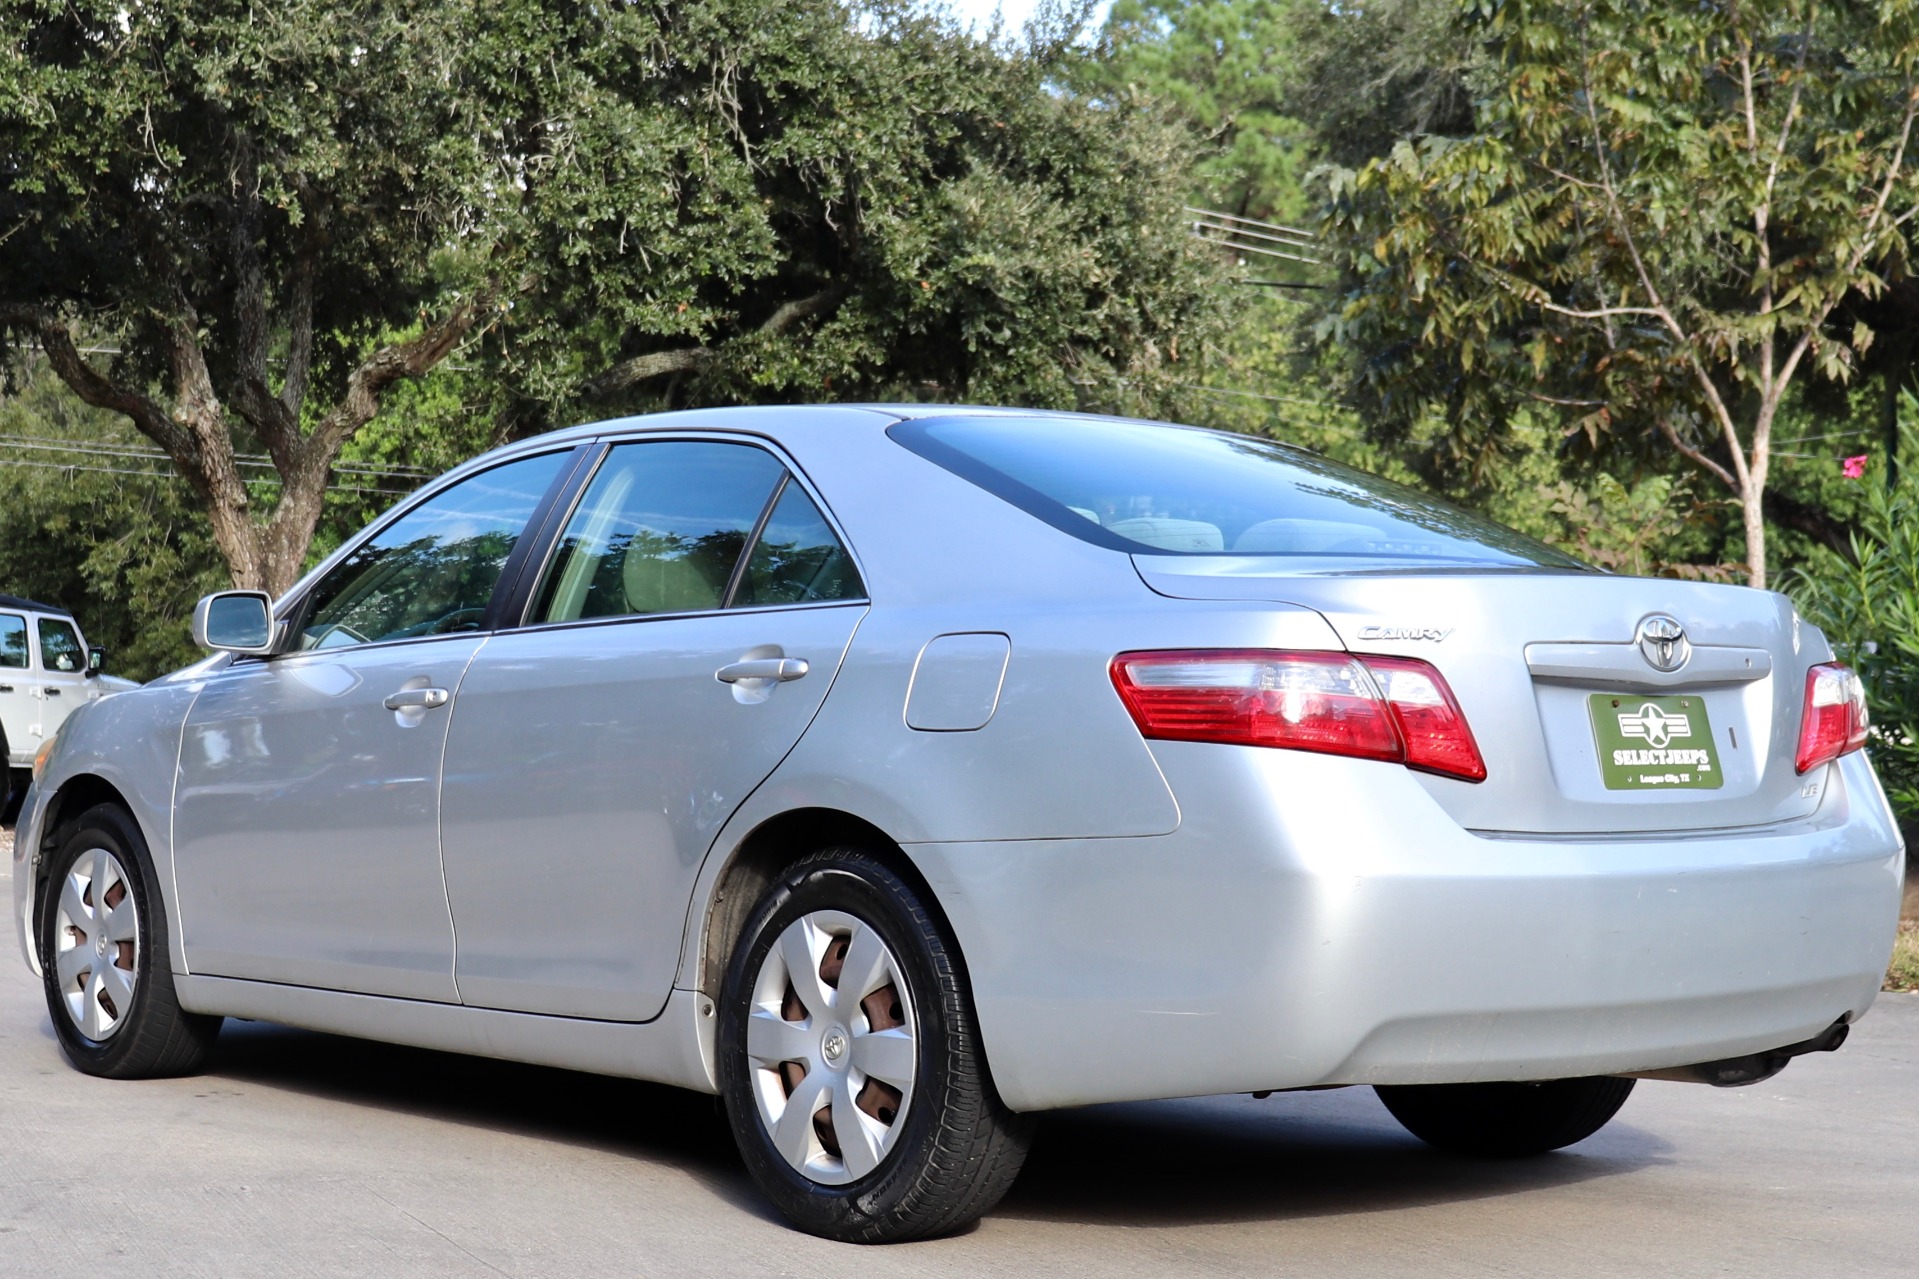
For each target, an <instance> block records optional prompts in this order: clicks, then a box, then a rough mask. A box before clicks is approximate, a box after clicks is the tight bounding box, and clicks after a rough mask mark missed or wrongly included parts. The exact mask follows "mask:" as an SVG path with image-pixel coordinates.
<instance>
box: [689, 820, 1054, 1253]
mask: <svg viewBox="0 0 1919 1279" xmlns="http://www.w3.org/2000/svg"><path fill="white" fill-rule="evenodd" d="M721 1008H722V1012H721V1020H720V1025H719V1052H720V1059H719V1073H720V1091H721V1095H722V1097H723V1098H724V1100H725V1104H726V1110H727V1117H728V1120H729V1121H730V1123H731V1125H732V1128H733V1135H734V1138H735V1140H737V1141H738V1143H739V1147H740V1154H741V1156H742V1158H743V1159H744V1160H745V1162H746V1166H747V1169H748V1170H749V1171H750V1172H751V1173H752V1174H753V1178H754V1180H755V1181H757V1182H758V1183H759V1185H760V1188H761V1189H762V1190H764V1191H765V1192H766V1194H767V1195H768V1197H770V1198H771V1199H772V1200H773V1202H774V1204H775V1206H776V1207H778V1208H779V1210H780V1211H781V1212H782V1213H783V1214H784V1215H785V1216H786V1217H787V1218H788V1219H789V1220H791V1221H792V1222H793V1223H794V1224H795V1225H797V1226H799V1227H800V1228H801V1229H802V1230H806V1231H808V1232H809V1233H812V1234H816V1235H821V1236H824V1237H826V1238H829V1239H838V1240H842V1241H846V1242H854V1243H881V1242H889V1241H893V1240H902V1239H917V1238H923V1237H925V1236H928V1235H934V1234H940V1233H944V1232H946V1231H950V1230H953V1229H956V1228H958V1227H960V1226H962V1225H965V1224H967V1223H968V1222H971V1221H973V1220H974V1219H975V1218H977V1217H978V1216H979V1215H980V1214H981V1213H984V1212H985V1211H987V1210H988V1209H989V1208H991V1207H992V1206H993V1205H994V1204H995V1203H997V1202H998V1201H999V1199H1000V1196H1002V1195H1003V1194H1005V1193H1006V1191H1007V1189H1008V1188H1009V1187H1010V1186H1011V1185H1012V1184H1013V1178H1014V1177H1015V1176H1016V1175H1017V1174H1018V1172H1019V1168H1020V1164H1021V1163H1022V1162H1023V1161H1024V1159H1025V1157H1026V1149H1027V1143H1028V1141H1029V1139H1030V1135H1031V1131H1032V1126H1031V1121H1030V1120H1027V1119H1024V1118H1022V1117H1020V1116H1017V1115H1014V1114H1012V1113H1011V1112H1010V1111H1008V1110H1007V1109H1006V1107H1005V1106H1004V1105H1003V1104H1001V1102H1000V1100H999V1096H998V1094H997V1093H995V1092H994V1090H993V1084H992V1081H991V1079H990V1078H988V1076H987V1071H986V1062H985V1058H984V1055H983V1053H982V1052H981V1049H980V1043H979V1034H978V1030H977V1027H976V1026H975V1024H974V1020H973V1012H972V1001H971V999H970V998H969V996H968V994H967V991H966V989H965V983H964V978H963V976H962V974H961V972H960V970H959V965H958V963H957V956H956V953H955V949H954V947H953V945H952V943H951V942H950V941H949V940H948V939H947V937H946V936H945V934H944V930H943V929H942V928H941V927H940V925H939V923H938V922H937V921H936V920H935V919H934V917H933V916H932V914H931V913H930V912H929V911H928V910H927V908H926V906H925V904H924V903H923V902H922V901H921V900H920V898H919V896H918V894H916V893H915V892H914V891H913V889H912V888H911V887H909V886H908V885H907V884H906V883H905V882H904V881H903V880H901V879H900V878H899V877H898V876H896V875H895V874H893V872H892V871H890V870H888V869H887V867H886V866H885V865H884V864H883V863H881V862H880V861H879V860H878V859H876V858H874V857H872V856H870V855H869V854H866V853H864V852H861V851H859V850H856V849H838V850H833V851H830V852H824V853H817V854H814V855H813V856H811V857H808V858H806V859H804V860H803V861H801V862H799V863H797V864H796V865H795V866H794V867H793V868H792V869H791V870H789V871H788V872H787V873H786V874H785V875H783V876H782V877H781V878H780V880H779V881H778V882H777V883H775V884H774V885H773V887H772V888H771V889H769V890H768V892H767V894H766V896H765V897H764V898H762V899H761V901H760V904H759V906H758V907H757V908H756V909H755V911H754V913H753V917H752V918H751V919H750V920H749V921H748V923H747V926H746V930H745V933H744V935H743V937H742V940H741V943H740V945H739V947H738V949H737V950H736V951H735V953H734V955H733V960H732V963H731V964H730V965H729V966H728V969H727V975H726V984H725V989H724V992H723V994H722V997H721Z"/></svg>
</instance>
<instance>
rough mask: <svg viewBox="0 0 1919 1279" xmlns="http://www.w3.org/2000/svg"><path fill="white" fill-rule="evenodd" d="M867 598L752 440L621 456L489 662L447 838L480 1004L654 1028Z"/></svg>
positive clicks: (674, 444) (445, 819)
mask: <svg viewBox="0 0 1919 1279" xmlns="http://www.w3.org/2000/svg"><path fill="white" fill-rule="evenodd" d="M864 613H865V607H864V589H863V587H862V586H861V584H860V579H859V575H858V572H857V571H856V569H855V568H854V566H853V563H852V560H851V558H850V557H849V555H848V554H847V552H846V550H845V547H844V545H843V543H842V542H841V540H840V538H839V537H838V536H837V534H836V533H835V532H834V530H833V529H832V527H831V526H830V525H829V524H828V523H827V521H826V519H825V518H824V516H823V515H822V514H821V511H820V508H819V506H818V504H817V503H816V502H815V501H814V499H813V498H812V497H811V496H810V495H809V494H808V493H807V491H806V489H805V488H804V487H803V485H802V484H801V483H800V482H799V480H798V479H797V478H795V477H794V476H793V475H792V474H791V473H790V472H789V471H788V469H787V468H786V467H785V466H784V465H783V464H782V463H781V461H780V460H779V459H778V458H776V457H775V456H774V455H773V454H772V453H770V452H769V451H767V450H766V449H764V448H761V447H759V446H757V445H755V444H750V443H738V442H723V441H715V440H660V441H650V442H641V443H632V444H622V445H619V446H617V447H615V448H613V449H612V450H611V451H610V452H609V454H608V455H607V456H606V458H605V459H604V461H603V462H602V463H601V464H600V466H599V468H598V470H597V471H596V472H595V474H594V476H593V479H592V481H591V483H590V485H589V486H588V487H587V489H586V491H585V493H584V495H583V496H582V498H581V499H580V501H579V502H578V504H577V506H576V508H575V510H574V511H573V513H572V515H571V516H570V517H569V519H568V521H567V524H566V526H565V530H564V533H563V535H562V537H561V538H560V540H559V541H558V542H557V544H556V545H555V548H554V550H553V553H552V554H551V556H550V558H549V565H548V567H547V569H546V572H545V573H544V575H543V576H542V577H541V578H540V579H539V585H538V587H537V589H536V590H535V591H533V592H532V594H531V596H530V602H529V608H528V613H527V623H528V624H527V625H526V626H525V627H524V628H522V629H519V630H515V631H509V632H503V633H501V634H499V635H497V636H495V637H494V638H493V640H491V641H490V642H489V643H488V645H487V647H486V649H485V650H484V651H483V652H482V653H480V655H479V656H478V657H477V658H476V659H475V660H474V663H473V665H472V667H471V668H470V669H469V670H468V671H467V675H466V679H465V681H464V682H463V683H462V685H461V688H460V705H459V711H458V714H457V715H455V716H454V720H453V727H452V731H451V734H450V736H449V738H448V741H447V760H446V775H445V787H444V792H443V795H444V798H443V807H442V839H443V851H444V858H445V864H446V877H447V894H448V899H449V901H450V902H451V905H452V909H453V919H454V924H455V930H456V932H457V934H458V937H459V961H458V974H459V986H460V995H461V998H462V999H463V1000H464V1001H465V1002H466V1003H468V1004H473V1005H479V1006H484V1007H489V1008H504V1009H515V1010H520V1011H526V1012H537V1013H548V1014H556V1015H564V1016H574V1017H593V1018H601V1019H607V1020H627V1021H639V1020H645V1019H646V1018H648V1017H651V1016H653V1015H654V1014H656V1013H657V1012H658V1011H659V1009H660V1008H661V1006H662V1005H663V1004H664V1002H665V1000H666V998H667V995H668V994H669V992H670V990H671V987H672V983H673V975H674V972H675V969H676V967H677V964H678V959H679V951H680V941H681V935H682V930H683V927H684V923H685V918H686V909H687V901H688V898H689V896H690V893H691V890H692V884H693V879H694V877H695V875H696V874H697V873H698V871H699V866H700V863H701V861H702V859H703V858H704V857H705V855H706V852H707V850H708V848H709V847H710V846H711V844H712V841H713V838H714V836H715V835H716V834H717V833H718V831H719V828H720V826H721V825H722V823H724V822H725V821H726V819H727V818H728V817H729V816H730V815H731V814H732V812H733V810H734V809H735V808H737V807H738V806H739V804H740V803H741V801H742V800H744V799H745V798H746V796H747V795H748V794H749V793H750V792H751V791H752V790H753V788H754V787H756V786H757V785H759V783H760V782H761V781H763V780H764V779H765V778H766V776H767V775H768V774H769V773H771V772H772V771H773V769H774V768H775V767H776V766H777V765H778V763H779V761H780V760H781V759H782V758H783V757H784V756H785V754H786V753H787V752H788V751H789V750H791V749H792V747H793V745H794V743H795V742H797V741H798V740H799V737H800V734H801V733H802V732H803V731H804V730H805V728H806V726H807V724H808V723H809V722H810V721H811V720H812V718H813V715H814V714H815V712H817V711H818V709H819V707H820V703H821V701H822V700H823V699H824V698H825V696H826V691H827V688H828V686H829V685H830V684H831V682H832V680H833V677H834V675H835V673H836V672H837V670H838V667H839V663H840V659H841V656H842V655H843V654H844V653H845V651H846V647H847V644H848V643H849V641H850V640H851V638H852V635H853V630H854V628H855V627H856V626H857V625H858V624H859V619H860V618H861V617H862V616H863V615H864Z"/></svg>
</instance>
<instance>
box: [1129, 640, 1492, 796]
mask: <svg viewBox="0 0 1919 1279" xmlns="http://www.w3.org/2000/svg"><path fill="white" fill-rule="evenodd" d="M1113 685H1114V687H1116V688H1117V689H1118V690H1119V695H1120V700H1122V701H1123V702H1125V703H1126V709H1127V710H1128V711H1130V712H1132V716H1133V722H1134V723H1136V724H1138V725H1139V731H1140V732H1141V733H1143V734H1145V735H1146V736H1147V737H1152V738H1158V739H1161V740H1166V741H1178V742H1220V743H1224V744H1226V745H1232V746H1277V747H1282V748H1284V749H1288V750H1302V751H1318V752H1320V753H1322V754H1328V755H1352V756H1356V757H1357V758H1360V759H1379V760H1388V761H1391V762H1394V763H1401V764H1405V765H1407V766H1408V767H1409V768H1418V769H1423V770H1425V771H1427V772H1432V773H1441V774H1444V775H1445V776H1447V777H1459V778H1464V779H1465V780H1467V781H1471V782H1477V781H1483V780H1485V777H1486V765H1485V762H1484V761H1483V760H1481V759H1480V757H1479V746H1478V745H1477V744H1476V743H1475V742H1474V741H1473V734H1472V730H1471V729H1470V728H1468V727H1467V726H1466V717H1465V716H1464V715H1463V714H1461V713H1460V710H1459V703H1458V702H1457V701H1455V700H1454V699H1453V693H1452V690H1451V689H1450V688H1448V687H1446V681H1445V679H1443V678H1442V677H1441V676H1440V674H1439V672H1438V671H1436V670H1434V669H1433V668H1432V666H1431V665H1430V664H1428V663H1426V662H1422V661H1418V660H1416V659H1414V658H1410V657H1365V658H1361V657H1355V656H1353V655H1351V654H1348V653H1311V652H1291V651H1285V650H1279V649H1263V648H1255V649H1188V650H1180V651H1172V652H1157V653H1121V654H1120V655H1119V656H1118V657H1115V658H1114V659H1113Z"/></svg>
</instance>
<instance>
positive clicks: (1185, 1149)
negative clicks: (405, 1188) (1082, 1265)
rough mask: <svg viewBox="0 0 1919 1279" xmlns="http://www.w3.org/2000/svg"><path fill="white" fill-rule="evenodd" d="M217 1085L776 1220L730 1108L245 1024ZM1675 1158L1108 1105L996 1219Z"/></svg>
mask: <svg viewBox="0 0 1919 1279" xmlns="http://www.w3.org/2000/svg"><path fill="white" fill-rule="evenodd" d="M208 1074H209V1076H210V1077H212V1078H220V1079H226V1080H229V1081H233V1082H236V1083H246V1084H253V1085H256V1086H259V1087H263V1088H277V1089H285V1090H288V1091H292V1092H297V1093H300V1094H302V1095H305V1096H309V1097H315V1098H320V1099H324V1100H330V1101H340V1102H345V1103H347V1104H350V1105H359V1106H376V1107H380V1108H382V1109H386V1110H391V1111H396V1112H402V1113H406V1114H410V1115H415V1116H421V1117H427V1118H432V1119H436V1120H440V1121H443V1122H447V1123H457V1124H463V1125H470V1126H474V1127H479V1128H485V1129H490V1130H493V1131H497V1132H502V1133H511V1134H516V1135H520V1136H526V1137H532V1138H536V1139H539V1140H544V1141H561V1142H566V1143H568V1144H571V1145H575V1146H580V1147H586V1148H591V1149H595V1150H601V1151H606V1152H609V1153H613V1154H617V1155H621V1156H625V1157H630V1158H636V1159H644V1160H650V1161H654V1162H659V1163H666V1164H670V1165H673V1166H675V1167H677V1168H679V1169H681V1170H682V1171H684V1172H685V1173H687V1174H688V1175H689V1176H692V1177H694V1178H696V1179H697V1180H698V1181H699V1182H700V1183H701V1184H703V1185H704V1186H706V1187H707V1189H708V1190H709V1191H710V1192H711V1193H713V1194H714V1195H715V1196H716V1197H718V1198H720V1199H723V1200H725V1201H726V1202H728V1203H730V1204H732V1205H733V1206H735V1207H738V1208H740V1209H741V1210H743V1211H745V1212H748V1213H751V1214H753V1215H755V1216H759V1217H762V1218H764V1219H767V1220H774V1219H775V1217H774V1214H773V1213H772V1211H771V1210H770V1208H769V1207H768V1206H767V1204H766V1203H765V1201H764V1200H763V1199H762V1198H761V1196H760V1195H759V1193H758V1191H757V1190H756V1189H755V1188H754V1186H753V1184H752V1182H751V1180H750V1179H749V1178H748V1177H747V1174H746V1171H745V1169H744V1168H743V1167H742V1166H741V1164H740V1162H739V1157H738V1155H737V1154H736V1153H735V1152H734V1148H733V1138H732V1133H731V1132H730V1130H729V1129H728V1127H727V1124H726V1120H725V1117H724V1115H723V1114H722V1113H721V1111H720V1109H719V1106H718V1104H717V1102H716V1101H715V1100H714V1099H713V1098H710V1097H705V1096H701V1095H699V1094H697V1093H692V1092H688V1091H686V1090H684V1089H679V1088H669V1087H666V1086H664V1085H659V1084H647V1083H640V1082H637V1081H633V1080H625V1079H612V1078H607V1077H605V1076H601V1075H589V1074H581V1073H579V1072H576V1071H568V1070H559V1069H554V1068H550V1067H544V1066H528V1065H522V1064H520V1063H516V1062H504V1061H494V1060H490V1059H488V1058H483V1057H469V1056H465V1055H462V1054H458V1053H443V1052H435V1051H432V1050H429V1049H423V1048H407V1047H400V1046H396V1045H392V1044H382V1043H374V1042H370V1041H366V1040H358V1039H351V1038H346V1037H343V1036H337V1035H327V1034H321V1033H318V1032H313V1031H304V1030H295V1029H291V1028H288V1027H284V1026H277V1025H271V1024H267V1023H262V1022H242V1021H229V1022H228V1023H227V1025H226V1027H225V1029H224V1030H223V1031H222V1032H221V1035H220V1046H219V1050H218V1054H217V1056H216V1057H215V1059H214V1062H213V1065H212V1069H211V1070H210V1071H209V1072H208ZM1627 1107H1628V1110H1627V1114H1628V1115H1630V1107H1631V1103H1630V1102H1628V1103H1627ZM1669 1151H1670V1147H1669V1146H1668V1145H1667V1144H1666V1143H1665V1142H1663V1141H1662V1140H1660V1139H1659V1138H1658V1137H1655V1136H1653V1135H1652V1134H1650V1133H1647V1132H1644V1131H1642V1130H1639V1129H1636V1128H1633V1127H1631V1126H1630V1124H1628V1123H1625V1122H1623V1121H1619V1122H1615V1123H1614V1124H1612V1125H1610V1126H1609V1127H1607V1128H1606V1129H1605V1130H1604V1131H1603V1132H1601V1133H1600V1134H1599V1135H1598V1136H1596V1137H1593V1138H1591V1139H1590V1140H1588V1141H1586V1142H1584V1143H1581V1145H1580V1146H1578V1147H1577V1148H1576V1149H1575V1150H1573V1151H1570V1152H1561V1153H1559V1154H1555V1155H1549V1156H1546V1157H1544V1158H1540V1159H1527V1160H1510V1161H1485V1160H1471V1159H1461V1158H1456V1157H1453V1156H1449V1155H1445V1154H1442V1153H1440V1152H1438V1151H1435V1150H1432V1149H1430V1148H1428V1147H1426V1146H1424V1145H1422V1144H1421V1143H1419V1142H1418V1141H1416V1140H1414V1139H1413V1138H1412V1137H1410V1136H1407V1135H1406V1134H1405V1133H1404V1132H1403V1131H1402V1130H1401V1129H1400V1128H1399V1127H1398V1126H1397V1125H1396V1124H1395V1123H1394V1122H1393V1120H1392V1118H1391V1117H1390V1116H1389V1115H1387V1113H1386V1111H1385V1108H1384V1107H1382V1106H1381V1105H1380V1104H1379V1102H1378V1100H1377V1099H1376V1098H1375V1097H1374V1096H1373V1093H1372V1090H1371V1089H1369V1088H1349V1089H1342V1090H1338V1091H1327V1092H1308V1093H1280V1094H1276V1095H1274V1096H1272V1097H1270V1098H1267V1099H1264V1100H1254V1099H1252V1098H1250V1097H1206V1098H1196V1099H1192V1100H1187V1101H1160V1102H1138V1103H1131V1104H1126V1105H1113V1106H1093V1107H1087V1108H1085V1109H1081V1110H1072V1111H1062V1112H1058V1113H1054V1114H1049V1115H1047V1116H1046V1117H1045V1118H1044V1120H1043V1121H1042V1122H1041V1125H1040V1128H1039V1134H1038V1137H1037V1140H1036V1142H1035V1145H1034V1149H1033V1154H1032V1157H1031V1158H1030V1159H1029V1160H1028V1162H1027V1165H1026V1169H1025V1171H1024V1172H1023V1173H1022V1174H1021V1176H1020V1179H1019V1181H1018V1182H1017V1183H1016V1184H1015V1185H1014V1187H1013V1191H1012V1193H1011V1194H1010V1195H1008V1196H1007V1198H1006V1200H1005V1202H1004V1203H1002V1204H1001V1205H1000V1207H999V1208H998V1209H997V1210H996V1211H995V1213H994V1215H995V1216H1000V1217H1011V1218H1029V1219H1035V1220H1045V1221H1059V1222H1068V1223H1073V1224H1080V1225H1129V1226H1137V1225H1179V1224H1198V1223H1209V1222H1211V1223H1218V1222H1236V1221H1255V1220H1266V1221H1276V1220H1286V1219H1290V1218H1301V1217H1317V1216H1328V1215H1340V1214H1347V1213H1366V1212H1378V1211H1387V1210H1391V1209H1396V1208H1406V1207H1412V1206H1417V1205H1421V1204H1428V1203H1446V1202H1455V1201H1465V1200H1472V1199H1480V1198H1485V1197H1488V1196H1495V1195H1509V1194H1523V1193H1525V1192H1527V1191H1534V1190H1541V1189H1546V1188H1550V1187H1555V1186H1563V1185H1569V1184H1573V1183H1576V1182H1580V1181H1585V1180H1588V1179H1591V1178H1594V1177H1603V1176H1609V1175H1615V1174H1618V1173H1622V1172H1629V1171H1632V1170H1634V1169H1637V1168H1642V1167H1646V1166H1650V1165H1654V1164H1659V1163H1663V1162H1666V1160H1667V1156H1668V1154H1669Z"/></svg>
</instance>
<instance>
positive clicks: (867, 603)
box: [405, 596, 873, 643]
mask: <svg viewBox="0 0 1919 1279" xmlns="http://www.w3.org/2000/svg"><path fill="white" fill-rule="evenodd" d="M872 606H873V601H872V600H870V599H867V598H866V597H865V596H861V597H859V598H858V599H846V600H803V601H800V602H798V603H793V604H748V605H745V606H744V607H741V608H704V609H695V610H690V611H687V612H681V613H620V614H616V615H615V616H613V617H576V618H572V619H571V620H569V621H564V622H527V623H525V624H523V625H520V626H510V627H505V628H503V631H504V632H505V633H509V634H514V635H520V634H532V633H535V632H539V631H569V630H577V629H579V628H581V627H587V626H630V625H634V624H637V623H645V622H693V621H708V620H711V619H712V618H716V617H750V616H756V615H758V614H761V613H789V612H792V611H793V610H794V609H816V608H871V607H872ZM429 638H434V639H444V638H446V637H445V636H432V637H429ZM405 642H409V643H410V642H412V641H405Z"/></svg>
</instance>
